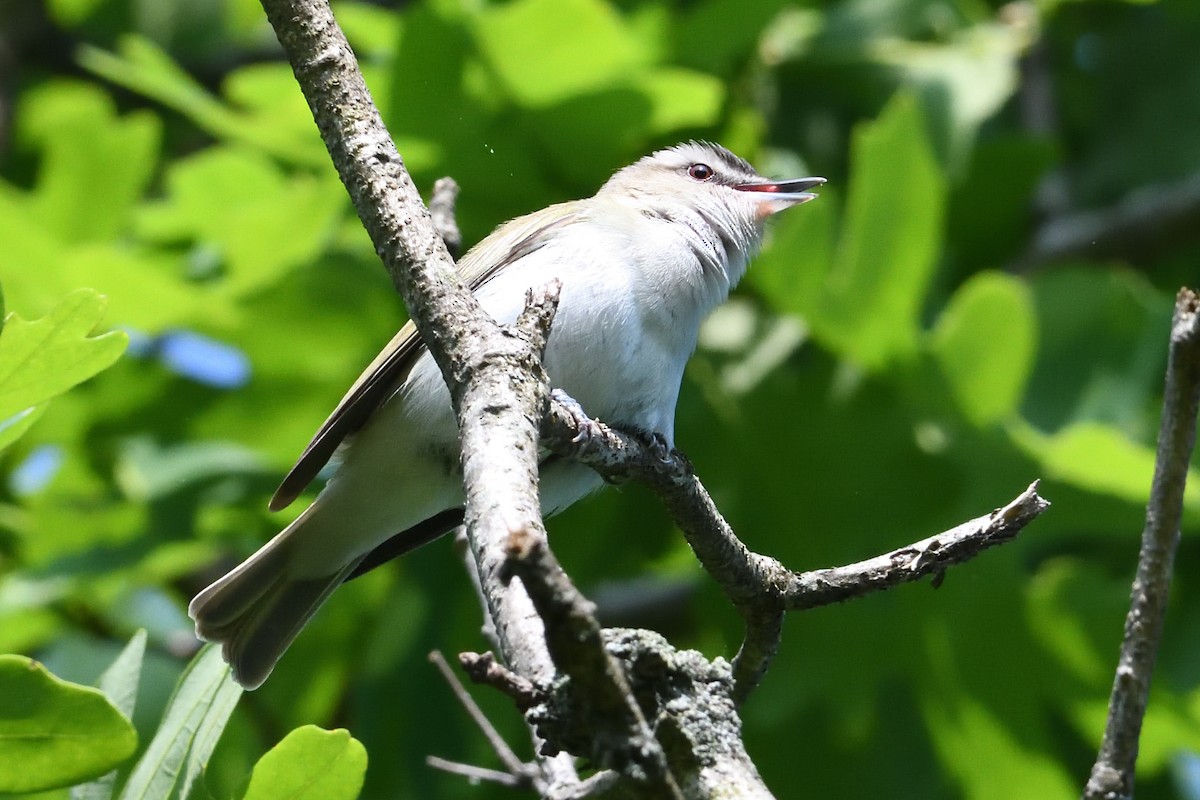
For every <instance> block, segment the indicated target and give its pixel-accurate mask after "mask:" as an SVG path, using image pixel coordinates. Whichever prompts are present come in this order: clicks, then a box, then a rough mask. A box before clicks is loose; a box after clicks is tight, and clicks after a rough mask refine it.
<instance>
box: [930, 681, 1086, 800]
mask: <svg viewBox="0 0 1200 800" xmlns="http://www.w3.org/2000/svg"><path fill="white" fill-rule="evenodd" d="M924 708H925V718H926V720H927V721H928V724H929V729H930V733H931V734H932V736H933V740H934V742H935V743H936V746H937V747H938V749H939V751H940V752H941V754H942V758H943V761H942V763H943V764H945V765H946V767H947V768H948V769H950V770H951V771H952V772H953V774H954V776H955V777H956V778H957V779H958V781H959V782H960V784H961V786H962V791H963V795H964V796H965V797H969V798H971V800H1008V798H1011V797H1037V798H1040V799H1041V800H1054V798H1063V800H1065V798H1069V797H1075V796H1076V795H1077V794H1078V792H1079V787H1078V786H1076V785H1075V782H1074V780H1073V778H1072V776H1071V775H1070V774H1068V773H1067V771H1066V770H1065V769H1064V768H1063V766H1062V765H1061V764H1060V763H1058V762H1057V761H1056V760H1055V759H1054V758H1053V757H1052V756H1051V754H1049V753H1047V752H1044V751H1043V750H1042V749H1041V748H1039V747H1037V746H1036V745H1031V744H1030V743H1029V742H1028V740H1027V739H1025V737H1023V736H1022V735H1020V734H1018V733H1017V732H1014V731H1012V730H1009V729H1008V728H1006V727H1005V726H1004V724H1003V722H1002V721H1001V720H999V719H997V718H996V717H995V716H994V715H993V714H992V713H991V712H990V711H989V710H988V709H987V708H986V707H985V706H984V705H983V704H982V703H980V702H979V701H978V700H976V699H975V698H973V697H972V696H970V695H969V694H966V693H957V694H947V693H945V692H942V693H938V694H937V695H936V696H932V697H929V698H927V702H926V703H925V705H924Z"/></svg>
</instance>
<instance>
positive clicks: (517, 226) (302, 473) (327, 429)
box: [269, 204, 579, 511]
mask: <svg viewBox="0 0 1200 800" xmlns="http://www.w3.org/2000/svg"><path fill="white" fill-rule="evenodd" d="M570 205H571V204H562V205H559V206H550V207H549V208H546V209H543V210H542V211H538V212H535V213H533V214H529V215H528V216H524V217H519V218H518V219H515V220H512V221H511V222H508V223H505V224H504V225H502V226H501V227H500V228H498V229H497V230H496V231H495V232H494V233H492V234H491V235H490V236H488V237H487V238H486V239H484V240H483V241H482V242H480V243H479V244H478V245H477V246H476V247H474V248H472V249H471V251H470V252H469V253H467V254H466V255H465V256H463V258H462V260H461V261H460V262H459V263H458V272H459V276H460V277H461V278H462V280H463V281H464V282H465V283H466V284H467V285H468V286H469V287H470V288H471V291H477V290H478V289H479V287H481V286H483V285H484V284H485V283H487V282H488V280H490V279H491V278H492V277H494V276H495V275H496V274H497V273H498V272H500V270H502V269H504V268H505V267H507V266H510V265H512V264H513V263H515V262H517V261H519V260H521V259H522V258H525V257H526V256H528V255H529V254H531V253H534V252H536V251H537V250H539V249H541V248H542V247H543V246H545V245H546V243H547V242H549V241H550V239H551V238H552V236H553V234H554V233H555V232H556V231H558V230H560V229H562V228H563V227H566V226H568V225H570V224H571V223H573V222H575V221H577V220H578V219H579V217H578V214H577V212H575V211H574V210H573V209H572V208H570V207H569V206H570ZM424 352H425V344H424V342H422V341H421V335H420V334H419V333H418V332H417V328H416V326H415V325H414V324H413V323H412V322H411V321H410V322H407V323H405V324H404V327H402V328H401V329H400V331H399V332H398V333H397V334H396V335H395V336H393V337H392V340H391V341H390V342H388V344H387V346H386V347H384V348H383V350H382V351H381V352H380V353H379V355H377V356H375V359H374V360H373V361H371V363H370V364H369V365H368V366H367V368H366V369H365V370H364V371H363V373H362V374H361V375H360V376H359V377H358V380H356V381H355V382H354V384H353V385H352V386H351V387H350V389H349V391H347V392H346V394H345V395H344V396H343V397H342V399H341V401H340V402H339V403H338V404H337V407H336V408H334V410H333V412H332V413H331V414H330V415H329V417H328V418H326V420H325V422H324V423H322V424H321V427H320V428H319V429H318V430H317V432H316V434H315V435H314V436H313V438H312V440H311V441H310V442H309V443H308V446H307V447H305V448H304V452H303V453H301V454H300V458H299V459H298V460H297V461H296V464H295V466H293V467H292V468H291V470H290V471H289V472H288V474H287V475H286V476H285V477H284V479H283V481H282V482H281V483H280V484H279V488H278V489H276V490H275V494H274V496H273V497H272V498H271V502H270V504H269V508H270V509H271V510H272V511H278V510H280V509H282V508H286V507H287V506H289V505H290V504H291V503H292V502H293V501H294V500H295V499H296V498H297V497H299V495H300V493H301V492H303V491H304V489H305V488H306V487H307V486H308V485H309V484H310V483H312V481H313V479H314V478H316V477H317V473H318V472H320V471H321V468H322V467H324V466H325V464H326V463H328V461H329V459H330V458H332V457H333V454H334V452H335V451H336V450H337V448H338V446H339V445H341V443H342V442H343V441H345V439H346V438H347V437H348V436H351V435H353V434H354V433H355V432H357V431H358V430H360V429H361V428H362V427H363V426H364V425H365V424H366V423H367V420H368V419H370V417H371V415H372V414H374V413H375V411H376V410H377V409H378V408H379V407H380V406H382V405H383V404H384V403H385V402H387V400H388V398H390V397H391V396H392V395H393V394H394V393H395V392H396V390H397V389H398V388H399V386H400V385H401V384H402V383H403V382H404V380H405V379H406V378H407V377H408V374H409V372H410V371H411V370H412V368H413V366H414V365H415V364H416V363H417V359H418V358H420V356H421V355H422V354H423V353H424Z"/></svg>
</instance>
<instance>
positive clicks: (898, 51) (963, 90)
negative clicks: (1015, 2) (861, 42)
mask: <svg viewBox="0 0 1200 800" xmlns="http://www.w3.org/2000/svg"><path fill="white" fill-rule="evenodd" d="M1026 36H1027V35H1026V34H1025V32H1024V31H1023V30H1022V28H1021V27H1020V26H1017V25H1000V24H993V25H973V26H971V27H969V28H967V29H965V30H964V31H962V32H961V33H959V34H958V35H957V36H955V37H954V39H953V40H952V41H951V42H949V43H946V42H937V43H925V42H911V41H903V40H899V39H880V40H877V41H876V42H874V43H873V45H872V48H871V55H872V57H873V58H875V59H878V60H879V61H880V62H881V63H884V64H888V65H890V66H892V67H895V68H897V69H899V70H901V71H902V72H903V73H904V74H905V77H906V78H907V83H909V84H913V85H915V86H917V87H919V89H920V92H921V98H922V100H923V101H924V105H925V106H926V108H927V110H928V111H929V116H928V119H929V120H930V122H931V125H930V128H931V133H932V136H931V139H932V141H933V142H934V144H935V149H936V150H937V151H938V152H939V153H941V154H942V157H943V158H944V159H945V162H946V163H947V164H948V165H949V167H950V171H952V172H960V171H961V168H962V166H963V165H964V164H965V163H966V160H967V159H968V158H969V156H970V151H971V147H972V145H973V144H974V141H975V134H976V132H977V131H978V130H979V127H980V126H981V125H982V124H983V123H984V122H986V121H987V120H988V119H989V118H991V117H992V116H993V115H994V114H995V113H996V112H997V111H999V110H1000V108H1001V106H1003V105H1004V103H1005V102H1007V101H1008V99H1009V97H1011V96H1012V94H1013V92H1014V91H1015V89H1016V87H1017V58H1018V57H1019V56H1020V54H1021V52H1022V51H1023V50H1024V48H1025V46H1026V45H1027V42H1026Z"/></svg>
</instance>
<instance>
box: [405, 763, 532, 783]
mask: <svg viewBox="0 0 1200 800" xmlns="http://www.w3.org/2000/svg"><path fill="white" fill-rule="evenodd" d="M425 763H426V764H428V765H429V766H430V767H433V768H434V769H440V770H441V771H442V772H449V773H450V774H451V775H461V776H463V777H464V778H466V779H467V780H469V781H472V782H476V781H477V782H481V783H496V784H499V785H501V786H507V787H509V788H510V789H527V788H529V783H528V781H526V780H525V779H524V778H523V777H522V776H520V775H510V774H509V773H507V772H501V771H500V770H496V769H488V768H487V767H477V766H475V765H474V764H463V763H461V762H459V761H447V760H446V759H444V758H438V757H437V756H425Z"/></svg>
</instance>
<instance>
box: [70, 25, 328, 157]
mask: <svg viewBox="0 0 1200 800" xmlns="http://www.w3.org/2000/svg"><path fill="white" fill-rule="evenodd" d="M78 53H79V55H78V58H79V63H80V64H81V65H82V66H83V67H84V69H87V70H89V71H90V72H93V73H95V74H97V75H99V76H101V77H103V78H105V79H106V80H110V81H112V82H113V83H116V84H118V85H120V86H124V87H125V88H126V89H129V90H131V91H134V92H137V93H139V94H142V95H144V96H145V97H149V98H150V99H152V100H157V101H158V102H160V103H162V104H163V105H165V106H167V107H168V108H172V109H174V110H175V111H178V112H179V113H180V114H183V115H184V116H185V117H187V118H188V119H190V120H191V121H192V122H193V123H195V124H196V125H197V126H198V127H200V128H202V129H204V130H206V131H208V132H209V133H211V134H212V135H214V136H217V137H219V138H222V139H226V140H229V141H232V142H242V143H244V144H247V145H250V146H252V147H254V148H256V149H260V150H262V151H264V152H267V153H269V154H270V155H272V156H274V157H276V158H281V159H284V160H286V161H289V162H292V163H295V164H303V165H306V166H313V167H322V168H328V166H329V156H328V155H327V153H326V151H325V148H324V146H323V145H322V144H321V140H320V138H319V137H318V136H317V135H315V131H314V130H313V128H312V125H311V120H309V125H308V126H307V128H306V130H304V131H303V132H302V131H300V130H299V129H298V126H296V125H280V124H279V120H278V119H271V118H270V117H269V116H253V115H250V114H245V113H242V112H240V111H238V110H235V109H233V108H231V107H230V106H228V105H227V104H225V103H223V102H222V101H221V100H220V99H219V98H217V97H215V96H214V95H213V94H212V93H210V92H209V91H208V90H207V89H205V88H204V87H203V86H202V85H201V84H200V83H199V82H198V81H196V80H195V79H194V78H192V76H190V75H188V74H187V73H186V72H185V71H184V70H183V69H182V68H181V67H180V66H179V65H178V64H176V63H175V61H174V60H172V59H171V57H170V56H169V55H167V53H165V52H164V51H163V50H162V49H161V48H160V47H158V45H156V44H154V43H153V42H151V41H150V40H149V39H146V38H143V37H140V36H134V35H129V36H125V37H123V38H122V39H121V42H120V44H119V47H118V52H117V53H110V52H108V51H105V50H101V49H99V48H97V47H92V46H90V45H86V44H85V45H82V46H81V47H80V48H79V51H78ZM297 91H298V90H297Z"/></svg>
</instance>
